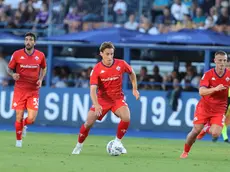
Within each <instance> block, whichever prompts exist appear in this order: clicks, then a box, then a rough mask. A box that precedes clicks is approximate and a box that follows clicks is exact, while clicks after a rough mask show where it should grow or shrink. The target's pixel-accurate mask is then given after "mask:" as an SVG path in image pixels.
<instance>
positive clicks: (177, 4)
mask: <svg viewBox="0 0 230 172" xmlns="http://www.w3.org/2000/svg"><path fill="white" fill-rule="evenodd" d="M171 13H172V15H173V16H174V18H175V19H176V20H178V21H182V20H183V17H184V14H189V11H188V8H187V6H186V5H185V4H184V3H182V2H181V0H174V3H173V4H172V6H171Z"/></svg>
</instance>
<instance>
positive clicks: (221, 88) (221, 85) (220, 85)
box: [215, 84, 226, 91]
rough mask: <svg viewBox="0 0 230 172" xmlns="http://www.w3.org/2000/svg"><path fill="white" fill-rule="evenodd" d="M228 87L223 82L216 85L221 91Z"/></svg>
mask: <svg viewBox="0 0 230 172" xmlns="http://www.w3.org/2000/svg"><path fill="white" fill-rule="evenodd" d="M225 89H226V87H225V86H224V85H223V84H219V85H217V86H216V87H215V90H216V91H221V90H225Z"/></svg>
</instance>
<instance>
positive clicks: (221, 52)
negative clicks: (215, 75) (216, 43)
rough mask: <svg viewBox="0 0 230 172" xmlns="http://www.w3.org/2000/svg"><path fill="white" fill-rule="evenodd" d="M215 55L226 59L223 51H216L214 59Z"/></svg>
mask: <svg viewBox="0 0 230 172" xmlns="http://www.w3.org/2000/svg"><path fill="white" fill-rule="evenodd" d="M217 55H222V56H226V57H228V55H227V53H226V52H224V51H221V50H220V51H217V52H216V53H215V57H216V56H217Z"/></svg>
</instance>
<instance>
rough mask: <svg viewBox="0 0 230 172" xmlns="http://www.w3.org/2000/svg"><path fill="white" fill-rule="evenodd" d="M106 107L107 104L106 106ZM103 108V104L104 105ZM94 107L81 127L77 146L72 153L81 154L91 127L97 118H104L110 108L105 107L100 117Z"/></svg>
mask: <svg viewBox="0 0 230 172" xmlns="http://www.w3.org/2000/svg"><path fill="white" fill-rule="evenodd" d="M104 107H105V106H104ZM102 109H103V106H102ZM94 110H95V109H94V108H90V110H89V112H88V115H87V119H86V122H85V123H84V124H82V126H81V128H80V132H79V135H78V142H77V144H76V146H75V148H74V149H73V151H72V154H80V152H81V150H82V146H83V142H84V141H85V139H86V138H87V136H88V134H89V131H90V128H91V127H92V126H93V124H94V123H95V122H96V120H102V118H103V117H104V116H105V114H106V113H107V112H108V111H109V109H107V108H105V109H103V110H102V115H101V116H100V117H97V116H96V115H95V112H94Z"/></svg>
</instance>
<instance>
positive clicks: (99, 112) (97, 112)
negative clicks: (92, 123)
mask: <svg viewBox="0 0 230 172" xmlns="http://www.w3.org/2000/svg"><path fill="white" fill-rule="evenodd" d="M94 107H95V115H96V116H98V117H99V116H101V115H102V107H101V105H99V104H98V105H94Z"/></svg>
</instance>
